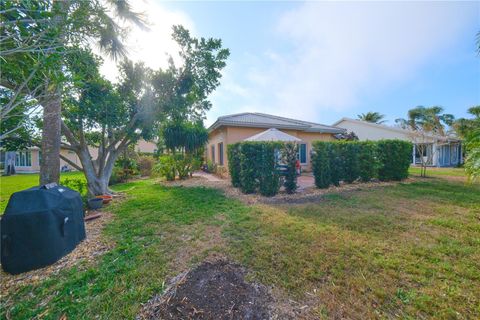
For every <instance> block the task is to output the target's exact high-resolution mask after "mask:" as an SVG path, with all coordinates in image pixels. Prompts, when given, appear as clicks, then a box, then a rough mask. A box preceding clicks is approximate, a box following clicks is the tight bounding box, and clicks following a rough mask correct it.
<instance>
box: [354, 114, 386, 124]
mask: <svg viewBox="0 0 480 320" xmlns="http://www.w3.org/2000/svg"><path fill="white" fill-rule="evenodd" d="M357 117H358V119H359V120H362V121H366V122H371V123H376V124H382V123H385V122H386V120H383V119H384V118H385V115H383V114H381V113H379V112H372V111H369V112H367V113H362V114H359V115H357Z"/></svg>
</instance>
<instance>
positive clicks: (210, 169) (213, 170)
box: [207, 160, 217, 173]
mask: <svg viewBox="0 0 480 320" xmlns="http://www.w3.org/2000/svg"><path fill="white" fill-rule="evenodd" d="M207 172H208V173H216V172H217V165H216V164H215V163H213V162H212V160H207Z"/></svg>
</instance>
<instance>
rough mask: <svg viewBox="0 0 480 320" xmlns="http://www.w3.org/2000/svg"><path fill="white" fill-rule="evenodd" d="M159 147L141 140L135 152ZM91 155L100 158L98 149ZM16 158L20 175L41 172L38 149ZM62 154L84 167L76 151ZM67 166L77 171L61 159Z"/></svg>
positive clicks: (2, 155) (0, 157)
mask: <svg viewBox="0 0 480 320" xmlns="http://www.w3.org/2000/svg"><path fill="white" fill-rule="evenodd" d="M156 148H157V146H156V144H155V143H153V142H149V141H145V140H140V141H139V142H138V143H137V144H136V145H135V151H137V152H142V153H154V152H155V150H156ZM89 149H90V155H91V156H92V158H94V159H95V158H96V157H97V156H98V151H97V149H96V148H89ZM16 154H17V155H16V157H15V171H16V172H19V173H34V172H39V171H40V159H41V157H42V152H41V151H40V148H38V147H31V148H28V149H27V150H22V151H17V152H16ZM60 154H61V155H62V156H64V157H65V158H67V159H69V160H70V161H72V162H73V163H75V164H77V165H78V166H80V167H81V166H82V164H81V162H80V159H79V158H78V156H77V154H76V153H75V152H74V151H71V150H67V149H64V148H61V149H60ZM4 162H5V152H4V151H1V150H0V163H4ZM64 166H66V168H68V169H69V170H75V168H73V167H72V166H71V165H70V164H68V163H67V162H65V161H64V160H63V159H61V158H60V168H62V167H64Z"/></svg>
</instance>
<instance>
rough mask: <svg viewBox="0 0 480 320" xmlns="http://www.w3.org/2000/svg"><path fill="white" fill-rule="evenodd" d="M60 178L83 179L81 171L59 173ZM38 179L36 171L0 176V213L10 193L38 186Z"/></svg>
mask: <svg viewBox="0 0 480 320" xmlns="http://www.w3.org/2000/svg"><path fill="white" fill-rule="evenodd" d="M61 178H80V179H85V177H84V175H83V173H82V172H64V173H62V174H61ZM38 179H39V176H38V173H31V174H17V175H14V176H0V214H2V213H3V211H4V210H5V207H6V206H7V203H8V199H9V198H10V195H11V194H12V193H14V192H16V191H20V190H24V189H28V188H31V187H34V186H38Z"/></svg>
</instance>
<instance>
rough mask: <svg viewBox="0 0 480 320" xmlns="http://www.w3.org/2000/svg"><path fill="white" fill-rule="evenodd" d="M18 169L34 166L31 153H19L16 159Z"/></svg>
mask: <svg viewBox="0 0 480 320" xmlns="http://www.w3.org/2000/svg"><path fill="white" fill-rule="evenodd" d="M15 166H16V167H31V166H32V154H31V152H30V151H20V152H17V154H16V157H15Z"/></svg>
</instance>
